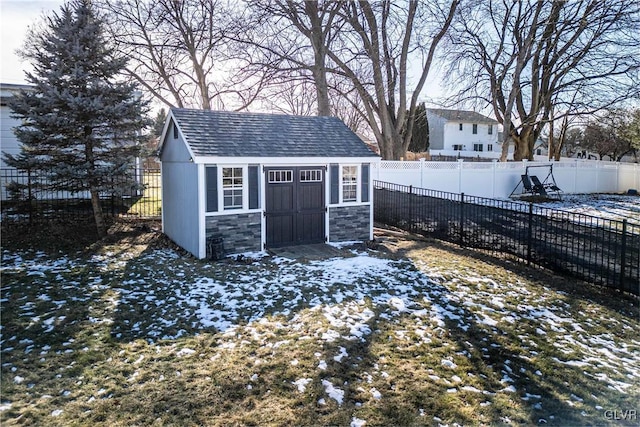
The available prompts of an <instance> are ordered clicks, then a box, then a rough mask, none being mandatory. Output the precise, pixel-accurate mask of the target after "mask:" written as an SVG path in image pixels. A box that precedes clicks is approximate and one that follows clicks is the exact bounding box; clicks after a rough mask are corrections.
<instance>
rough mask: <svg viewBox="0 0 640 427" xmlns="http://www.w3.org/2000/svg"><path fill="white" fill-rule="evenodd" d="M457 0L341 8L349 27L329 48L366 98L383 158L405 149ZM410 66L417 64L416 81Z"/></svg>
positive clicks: (399, 154)
mask: <svg viewBox="0 0 640 427" xmlns="http://www.w3.org/2000/svg"><path fill="white" fill-rule="evenodd" d="M457 6H458V1H457V0H452V1H450V2H447V3H442V2H440V1H432V2H426V1H408V2H406V3H403V4H401V5H399V4H396V3H395V2H392V1H389V0H385V1H378V2H367V1H349V2H346V3H345V5H344V7H343V8H342V9H341V18H342V19H344V20H345V22H346V24H347V25H348V29H349V30H348V31H346V30H343V31H341V32H340V34H339V39H338V40H336V41H335V42H334V43H333V44H332V46H331V48H330V49H329V50H328V52H327V53H328V56H329V58H330V59H331V60H332V61H333V62H334V63H335V64H336V70H335V72H337V73H339V74H341V75H344V76H345V77H347V78H349V79H350V81H351V83H352V84H353V87H354V89H355V90H356V91H357V93H358V95H359V97H360V99H361V100H362V106H363V110H362V114H363V115H364V116H366V117H367V120H368V122H369V125H370V127H371V130H372V132H373V134H374V136H375V138H376V140H377V142H378V146H379V148H380V151H381V154H382V157H383V158H385V159H399V158H401V157H403V156H404V155H405V153H406V151H407V148H408V146H409V144H410V142H411V137H412V132H413V125H414V122H415V114H416V106H417V101H418V98H419V96H420V93H421V92H422V89H423V88H424V84H425V82H426V80H427V77H428V75H429V71H430V70H431V66H432V64H433V61H434V58H435V54H436V49H437V47H438V45H439V44H440V42H441V41H442V39H443V38H444V36H445V34H446V33H447V31H448V29H449V26H450V25H451V22H452V20H453V17H454V15H455V11H456V8H457ZM410 66H413V68H414V69H417V70H419V71H418V79H417V81H416V82H415V83H413V82H412V81H411V77H410V75H409V68H410ZM412 83H413V84H412Z"/></svg>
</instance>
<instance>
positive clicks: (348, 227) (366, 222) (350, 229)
mask: <svg viewBox="0 0 640 427" xmlns="http://www.w3.org/2000/svg"><path fill="white" fill-rule="evenodd" d="M370 210H371V206H370V205H361V206H336V207H329V241H330V242H348V241H352V240H358V241H364V240H369V238H370V231H371V218H370V215H369V212H370Z"/></svg>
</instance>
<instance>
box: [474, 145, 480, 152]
mask: <svg viewBox="0 0 640 427" xmlns="http://www.w3.org/2000/svg"><path fill="white" fill-rule="evenodd" d="M473 151H482V144H473Z"/></svg>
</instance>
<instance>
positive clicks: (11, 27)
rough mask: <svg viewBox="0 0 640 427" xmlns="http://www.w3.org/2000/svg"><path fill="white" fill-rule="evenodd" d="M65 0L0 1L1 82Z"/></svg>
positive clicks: (433, 92)
mask: <svg viewBox="0 0 640 427" xmlns="http://www.w3.org/2000/svg"><path fill="white" fill-rule="evenodd" d="M64 2H65V1H64V0H0V82H2V83H26V80H25V76H24V71H25V69H30V68H31V66H30V65H29V63H28V62H27V61H23V60H22V59H20V57H19V56H18V55H17V53H16V50H18V49H21V48H22V47H23V45H24V42H25V38H26V36H27V33H28V30H29V27H31V26H33V25H34V24H36V23H37V22H39V21H41V20H42V17H43V16H44V15H45V14H50V12H51V11H56V12H58V11H59V10H60V6H61V5H63V4H64ZM437 80H438V79H437V71H436V70H432V73H430V78H429V79H428V82H427V87H425V89H424V90H423V97H437V96H440V95H442V89H441V88H440V87H439V85H438V83H437Z"/></svg>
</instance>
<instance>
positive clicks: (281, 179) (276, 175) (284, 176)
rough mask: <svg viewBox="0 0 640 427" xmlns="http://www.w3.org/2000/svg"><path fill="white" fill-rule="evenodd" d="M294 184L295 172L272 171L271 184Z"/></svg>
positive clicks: (285, 170)
mask: <svg viewBox="0 0 640 427" xmlns="http://www.w3.org/2000/svg"><path fill="white" fill-rule="evenodd" d="M285 182H293V170H291V169H284V170H270V171H269V184H275V183H285Z"/></svg>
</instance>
